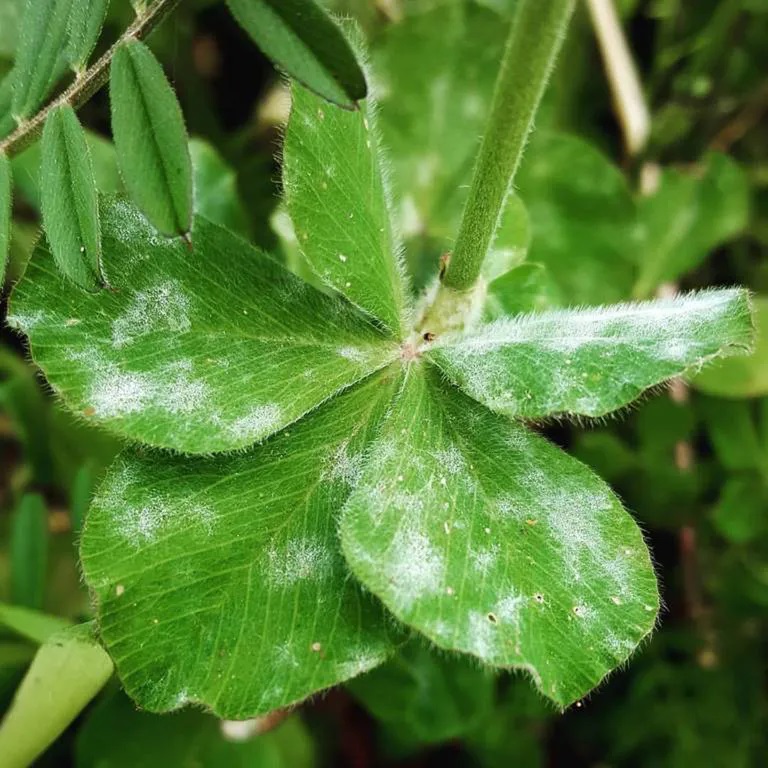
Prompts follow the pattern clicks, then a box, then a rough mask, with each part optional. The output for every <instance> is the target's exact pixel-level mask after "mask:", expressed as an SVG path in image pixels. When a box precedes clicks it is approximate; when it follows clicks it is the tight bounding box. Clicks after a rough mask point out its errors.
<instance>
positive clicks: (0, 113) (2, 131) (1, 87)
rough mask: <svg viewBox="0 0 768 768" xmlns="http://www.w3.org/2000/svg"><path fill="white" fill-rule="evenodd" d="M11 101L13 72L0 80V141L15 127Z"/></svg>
mask: <svg viewBox="0 0 768 768" xmlns="http://www.w3.org/2000/svg"><path fill="white" fill-rule="evenodd" d="M12 101H13V70H11V71H10V72H9V73H8V74H7V75H6V76H5V77H4V78H2V80H0V139H1V138H5V137H6V136H7V135H8V134H9V133H10V132H11V131H12V130H13V129H14V128H15V127H16V120H15V119H14V117H13V110H12V107H11V103H12Z"/></svg>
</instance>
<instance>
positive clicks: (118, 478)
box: [96, 463, 139, 511]
mask: <svg viewBox="0 0 768 768" xmlns="http://www.w3.org/2000/svg"><path fill="white" fill-rule="evenodd" d="M138 482H139V477H138V474H137V472H136V469H135V467H132V466H131V465H130V464H122V463H120V464H117V463H116V464H115V465H114V466H113V467H112V469H110V471H109V472H108V473H107V476H106V477H105V478H104V482H103V483H102V484H101V487H100V488H99V492H98V495H97V497H96V503H98V504H99V505H101V506H102V507H104V508H105V509H106V510H108V511H112V510H114V509H115V508H117V507H120V508H122V507H123V506H124V505H125V494H126V492H127V491H128V489H129V488H130V487H131V486H132V485H134V484H136V483H138Z"/></svg>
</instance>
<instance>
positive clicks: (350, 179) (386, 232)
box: [283, 86, 407, 335]
mask: <svg viewBox="0 0 768 768" xmlns="http://www.w3.org/2000/svg"><path fill="white" fill-rule="evenodd" d="M292 94H293V106H292V109H291V119H290V122H289V124H288V131H287V134H286V137H285V148H284V158H283V179H284V183H285V199H286V202H287V205H288V212H289V213H290V215H291V218H292V219H293V224H294V228H295V230H296V237H297V239H298V242H299V246H300V248H301V250H302V253H303V254H304V256H305V257H306V259H307V261H308V262H309V264H310V266H311V267H312V269H313V270H314V271H315V272H316V273H317V275H318V276H319V277H320V278H321V279H322V280H323V281H324V282H325V283H326V284H328V285H330V286H331V287H333V288H335V289H336V290H337V291H339V292H340V293H342V294H344V295H345V296H347V297H348V298H349V299H350V301H352V302H353V303H354V304H356V305H357V306H359V307H360V308H362V309H363V310H364V311H365V312H367V313H369V314H370V315H372V316H373V317H375V318H377V319H378V320H379V321H381V322H382V323H383V324H384V325H385V326H386V327H387V328H388V329H389V330H390V331H391V332H392V333H393V334H395V335H397V334H400V333H403V332H405V324H406V320H407V303H406V302H407V298H406V297H407V292H406V289H405V283H404V278H403V275H402V273H401V269H400V264H399V262H398V260H397V258H396V255H397V251H398V247H397V243H396V242H395V240H394V237H393V235H392V231H391V228H390V222H389V213H388V210H387V199H386V195H385V189H384V183H383V180H382V172H381V167H380V163H379V155H378V146H377V142H378V138H377V135H376V131H375V126H374V125H373V110H372V109H371V108H370V105H367V104H361V105H360V109H359V110H357V111H355V112H348V111H345V110H343V109H339V108H338V107H334V106H333V105H329V104H326V103H325V102H324V101H323V100H322V99H320V98H319V97H317V96H315V95H314V94H312V93H310V92H309V91H307V90H306V89H304V88H301V87H300V86H294V88H293V90H292Z"/></svg>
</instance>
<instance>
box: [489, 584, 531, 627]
mask: <svg viewBox="0 0 768 768" xmlns="http://www.w3.org/2000/svg"><path fill="white" fill-rule="evenodd" d="M527 602H528V600H527V598H525V597H524V596H523V595H520V594H518V593H517V592H510V593H509V594H508V595H506V597H503V598H502V599H501V600H499V603H498V605H497V606H496V610H495V611H494V613H495V614H496V616H497V618H498V620H499V621H500V622H502V623H504V624H512V625H513V626H515V627H516V628H518V629H519V628H520V626H521V624H522V620H523V609H524V607H525V605H526V603H527Z"/></svg>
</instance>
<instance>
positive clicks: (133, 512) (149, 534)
mask: <svg viewBox="0 0 768 768" xmlns="http://www.w3.org/2000/svg"><path fill="white" fill-rule="evenodd" d="M170 515H171V509H170V508H169V507H168V505H167V504H166V503H165V502H164V501H163V500H162V499H149V500H148V501H147V502H146V503H145V504H142V505H139V506H135V507H129V506H126V507H124V508H123V510H122V511H121V510H120V509H115V515H114V518H113V519H114V524H115V529H116V530H117V531H118V533H119V535H120V536H121V537H122V538H123V539H125V540H126V541H127V542H128V544H130V545H131V546H134V547H138V546H141V545H142V544H145V543H147V542H149V541H151V540H152V539H154V538H155V537H156V536H157V534H158V533H159V531H160V530H161V529H162V528H163V527H164V525H165V523H166V522H167V520H168V519H169V517H170Z"/></svg>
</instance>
